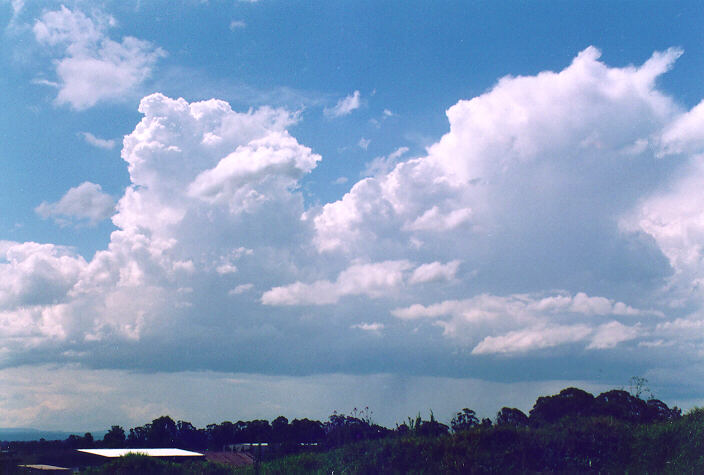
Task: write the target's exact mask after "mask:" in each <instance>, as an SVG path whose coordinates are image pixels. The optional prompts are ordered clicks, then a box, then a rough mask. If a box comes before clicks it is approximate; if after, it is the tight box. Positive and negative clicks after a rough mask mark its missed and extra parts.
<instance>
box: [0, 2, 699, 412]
mask: <svg viewBox="0 0 704 475" xmlns="http://www.w3.org/2000/svg"><path fill="white" fill-rule="evenodd" d="M109 25H110V19H102V20H94V19H90V18H88V17H85V16H83V15H79V14H77V13H73V12H71V11H70V10H68V9H66V8H63V9H62V10H60V11H58V12H52V13H51V15H49V14H46V15H45V16H44V17H43V18H42V20H41V21H39V22H38V23H37V25H35V35H36V37H37V40H39V41H40V42H44V43H46V44H48V45H50V46H55V45H64V46H63V47H64V48H65V50H64V53H65V56H62V59H60V60H59V62H58V63H57V64H58V66H57V73H58V75H59V77H60V79H61V81H62V82H61V89H60V92H59V96H58V98H57V101H58V102H59V103H67V104H70V105H71V106H72V107H74V108H86V107H90V106H92V105H93V104H95V103H97V102H98V101H100V100H107V99H109V98H111V97H114V96H115V95H116V94H119V93H121V92H122V91H124V90H125V88H128V87H132V86H134V85H136V84H138V83H139V81H141V79H142V78H143V77H145V75H147V74H148V73H149V68H150V67H151V65H152V64H154V61H156V60H157V58H158V57H159V56H160V55H161V54H162V53H161V52H160V51H159V50H158V49H156V48H155V47H154V46H152V45H150V44H147V43H145V42H141V41H139V40H136V39H127V38H125V39H123V41H122V43H117V42H114V41H112V40H109V39H108V38H107V37H106V36H105V31H106V30H107V28H108V27H109ZM89 42H92V43H97V44H99V45H101V46H100V47H99V48H98V51H100V53H99V56H97V57H96V56H91V54H92V53H91V54H88V53H86V52H85V50H84V48H83V46H84V45H85V44H87V43H89ZM113 50H119V51H118V53H116V56H112V54H111V52H112V51H113ZM91 51H95V49H92V50H91ZM680 54H681V51H679V50H677V49H670V50H667V51H664V52H658V53H655V54H653V56H652V57H651V58H650V59H649V60H648V61H646V62H645V63H644V64H642V65H640V66H627V67H623V68H612V67H609V66H607V65H606V64H604V63H603V62H601V61H600V59H599V58H600V52H599V51H598V50H597V49H595V48H592V47H590V48H587V49H585V50H584V51H582V52H581V53H579V54H578V55H577V56H576V57H575V58H574V60H573V61H572V63H571V64H570V65H569V66H567V67H566V68H565V69H563V70H562V71H559V72H552V71H545V72H542V73H540V74H538V75H536V76H518V77H513V76H507V77H504V78H502V79H500V80H499V81H498V83H497V84H496V85H495V86H494V87H493V88H492V89H490V90H488V91H487V92H486V93H484V94H482V95H480V96H477V97H474V98H471V99H468V100H460V101H459V102H457V103H456V104H455V105H453V106H452V107H450V108H449V109H448V110H447V117H448V120H449V131H448V132H447V133H446V134H445V135H444V136H443V137H442V138H440V139H439V140H438V141H437V142H436V143H434V144H432V145H431V146H429V147H428V148H427V152H426V153H425V154H422V155H416V156H407V155H406V154H407V152H408V150H407V149H399V150H397V152H395V153H394V154H391V155H389V157H386V158H384V157H382V158H380V159H378V160H377V161H376V162H375V163H374V164H372V165H371V166H369V167H368V172H369V173H368V175H369V176H367V177H366V178H363V179H361V180H359V181H358V182H356V183H353V184H351V186H350V188H349V191H348V192H347V193H346V194H345V195H344V196H343V197H342V198H341V199H340V200H338V201H334V202H330V203H327V204H324V205H320V206H308V207H306V205H305V204H304V199H303V196H302V193H301V191H300V186H301V180H302V179H303V178H304V177H306V176H308V175H310V174H314V173H315V169H316V167H317V165H318V163H319V162H320V161H321V160H324V157H321V156H320V155H318V154H316V153H315V152H314V151H313V150H311V149H310V148H309V147H307V146H306V145H305V144H302V143H300V142H299V141H298V139H296V137H294V136H293V135H291V133H290V132H289V129H290V128H291V126H292V125H293V124H295V122H296V121H297V120H299V117H298V116H296V115H295V114H292V113H290V112H288V111H286V110H282V109H273V108H269V107H262V108H260V109H256V110H251V111H249V112H246V113H240V112H236V111H233V110H232V109H231V108H230V106H229V105H228V104H227V103H225V102H223V101H218V100H209V101H203V102H192V103H189V102H187V101H185V100H184V99H174V98H169V97H166V96H164V95H162V94H152V95H149V96H147V97H145V98H143V99H142V101H141V104H140V106H139V112H140V113H141V114H142V116H143V117H142V120H141V122H139V124H137V125H136V127H135V129H134V131H133V132H132V133H131V134H129V135H127V136H126V137H125V139H124V142H123V143H124V145H123V149H122V158H123V159H124V161H125V162H126V164H127V168H128V171H129V176H130V181H131V184H130V186H129V187H128V188H127V189H126V190H125V193H124V195H123V196H121V197H120V199H119V201H118V202H117V204H116V206H115V208H114V211H112V212H111V213H112V216H111V219H112V222H113V223H114V225H115V226H116V227H117V229H116V230H115V231H114V232H113V233H112V235H111V238H110V243H109V245H108V246H107V247H106V248H105V249H104V250H102V251H99V252H97V253H96V254H95V256H93V257H92V258H91V259H89V260H87V259H84V258H83V257H81V256H79V255H77V254H75V252H74V251H73V250H72V249H70V248H65V247H61V246H58V245H54V244H37V243H20V242H2V243H0V272H2V274H3V276H6V277H5V278H3V280H2V282H1V283H0V362H1V363H2V365H3V366H5V367H12V366H15V365H19V364H26V363H42V362H56V361H59V362H75V363H80V364H82V365H97V366H100V367H110V368H118V369H134V368H139V369H146V370H149V369H154V368H159V369H162V370H169V369H173V370H187V369H212V370H221V371H244V372H259V373H273V372H276V373H278V374H281V373H284V374H319V373H331V372H342V373H357V374H359V373H375V372H387V373H394V372H402V373H405V374H433V375H444V376H461V375H465V376H466V375H467V374H474V375H476V376H477V377H482V378H485V379H497V380H500V379H504V380H511V379H514V380H516V379H526V378H528V379H535V380H541V379H549V378H548V376H547V375H548V374H549V373H550V372H551V371H552V369H551V368H548V366H549V365H546V364H545V361H551V362H553V363H554V365H558V366H559V367H560V368H562V369H565V368H567V369H569V371H570V374H573V375H575V377H576V378H582V377H583V378H588V377H589V376H590V375H589V374H588V371H589V370H588V369H584V368H583V365H582V362H583V361H584V359H589V360H590V361H592V362H593V363H594V364H593V365H591V366H592V367H599V365H601V366H600V367H602V368H603V371H605V372H607V373H609V374H612V375H614V376H615V375H618V377H620V378H621V380H625V379H627V377H628V376H631V375H632V374H626V375H625V377H624V375H623V374H621V373H622V372H628V371H630V367H628V368H629V369H626V368H627V365H626V363H625V362H626V361H637V364H638V365H639V367H642V368H644V371H643V374H646V375H647V374H653V375H657V374H663V373H664V372H666V370H667V369H672V368H675V369H676V368H681V367H682V365H686V364H688V362H691V361H694V360H696V359H697V358H699V355H700V351H701V345H702V344H703V343H704V337H702V336H699V335H701V331H700V330H701V328H702V326H703V324H702V321H704V320H703V318H704V307H702V303H701V302H702V297H704V294H703V293H702V290H701V285H700V282H701V280H702V278H704V264H703V263H702V259H701V257H700V256H701V254H702V248H703V246H704V224H702V223H704V211H703V210H704V191H702V187H701V186H699V183H700V182H701V181H702V180H703V179H704V167H703V166H702V163H701V162H702V158H701V157H702V156H701V155H700V153H701V152H702V148H704V113H702V110H704V106H703V105H701V104H700V105H698V106H696V107H695V108H694V109H692V110H691V111H686V110H682V109H681V108H680V106H678V104H677V102H676V101H675V100H674V99H673V98H671V97H669V96H668V95H667V94H665V93H664V92H663V91H661V90H659V89H658V88H657V83H656V80H657V78H658V77H659V76H661V75H662V74H664V73H666V72H667V71H668V70H669V69H670V68H671V67H672V66H673V64H674V62H675V61H676V59H677V58H678V56H679V55H680ZM114 58H120V59H119V60H115V61H113V59H114ZM123 62H125V63H126V64H122V63H123ZM98 63H100V64H101V65H102V66H101V67H100V68H99V69H100V70H105V69H104V68H103V66H105V67H106V68H107V70H110V68H113V67H115V68H118V69H120V70H121V71H123V73H124V74H127V76H126V77H125V76H120V77H122V79H121V80H120V81H118V82H117V83H114V84H113V83H110V84H112V85H111V86H110V87H108V88H107V89H100V88H98V89H96V87H94V86H96V84H97V82H95V83H94V82H92V81H93V79H95V81H98V79H97V76H95V75H91V74H88V75H83V72H81V74H80V75H79V74H78V71H79V69H80V68H78V69H74V68H73V66H75V65H76V64H80V65H91V64H93V65H95V64H98ZM62 65H63V66H62ZM89 69H90V68H89ZM90 70H91V71H94V70H93V69H90ZM73 72H75V73H76V75H73ZM79 76H80V77H82V78H88V79H81V80H80V81H88V82H89V84H87V85H86V87H83V86H84V85H85V84H79V83H78V82H75V81H79V79H77V78H78V77H79ZM91 78H93V79H91ZM356 107H359V93H358V92H357V91H355V93H354V94H353V95H351V96H349V97H347V98H345V99H344V100H341V101H340V102H339V103H338V104H337V106H335V108H333V109H330V112H329V114H330V115H331V117H335V116H341V115H344V114H346V113H349V112H350V111H352V110H354V109H355V108H356ZM87 138H88V137H87V136H86V139H87ZM340 183H344V182H342V181H340ZM345 186H346V185H345ZM112 209H113V208H112V201H111V199H110V198H109V197H106V195H105V194H104V193H103V192H102V191H101V189H100V187H99V186H98V185H96V184H93V183H89V182H86V183H83V184H82V185H80V186H79V187H77V188H73V189H71V190H69V192H68V193H67V194H66V195H65V196H64V197H63V198H61V200H60V201H58V202H57V203H42V204H41V205H40V206H39V207H38V208H37V212H38V213H39V214H41V215H42V216H45V217H52V218H55V219H59V218H61V217H63V218H66V219H74V218H75V219H83V220H87V221H88V222H96V221H97V220H99V219H101V218H102V217H103V216H105V214H106V213H108V210H112ZM692 329H696V331H693V330H692ZM108 343H109V344H108ZM644 348H647V349H648V351H647V352H646V351H641V350H642V349H644ZM135 354H139V355H140V357H139V358H135V357H134V355H135ZM541 361H542V363H541ZM480 362H481V363H482V364H481V365H480V364H479V363H480ZM517 362H519V363H520V364H516V363H517ZM525 367H530V368H532V370H531V372H530V373H526V372H525V371H522V370H521V369H520V368H525ZM0 407H1V406H0Z"/></svg>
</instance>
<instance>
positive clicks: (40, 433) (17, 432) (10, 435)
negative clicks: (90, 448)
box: [0, 428, 105, 442]
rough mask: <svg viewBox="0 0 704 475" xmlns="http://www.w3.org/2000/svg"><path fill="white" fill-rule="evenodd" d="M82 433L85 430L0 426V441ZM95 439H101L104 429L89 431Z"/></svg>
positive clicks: (58, 438)
mask: <svg viewBox="0 0 704 475" xmlns="http://www.w3.org/2000/svg"><path fill="white" fill-rule="evenodd" d="M71 434H76V435H83V434H85V432H62V431H56V430H41V429H27V428H12V429H3V428H0V441H5V442H10V441H27V440H39V439H45V440H64V439H66V438H67V437H68V436H69V435H71ZM91 434H92V435H93V437H94V438H95V439H102V438H103V436H104V435H105V431H104V430H101V431H96V432H91Z"/></svg>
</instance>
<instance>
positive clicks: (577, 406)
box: [529, 388, 594, 425]
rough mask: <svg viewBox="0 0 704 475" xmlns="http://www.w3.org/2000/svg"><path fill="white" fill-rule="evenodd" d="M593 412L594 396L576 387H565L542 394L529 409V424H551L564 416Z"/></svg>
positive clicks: (584, 414)
mask: <svg viewBox="0 0 704 475" xmlns="http://www.w3.org/2000/svg"><path fill="white" fill-rule="evenodd" d="M593 414H594V396H593V395H592V394H590V393H588V392H586V391H583V390H581V389H577V388H566V389H563V390H562V391H560V393H559V394H556V395H554V396H542V397H539V398H538V400H537V401H536V402H535V405H534V406H533V409H531V410H530V417H529V420H530V423H531V424H537V425H540V424H546V423H547V424H551V423H554V422H557V421H559V420H560V419H562V418H563V417H566V416H591V415H593Z"/></svg>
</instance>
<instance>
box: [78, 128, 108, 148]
mask: <svg viewBox="0 0 704 475" xmlns="http://www.w3.org/2000/svg"><path fill="white" fill-rule="evenodd" d="M80 136H81V137H83V139H84V140H85V141H86V143H89V144H90V145H92V146H94V147H98V148H103V149H105V150H112V149H113V148H115V145H116V142H115V140H113V139H101V138H99V137H96V136H95V135H93V134H91V133H90V132H80Z"/></svg>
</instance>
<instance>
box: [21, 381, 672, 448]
mask: <svg viewBox="0 0 704 475" xmlns="http://www.w3.org/2000/svg"><path fill="white" fill-rule="evenodd" d="M371 416H372V414H371V411H370V410H369V409H368V408H364V409H363V410H357V409H354V410H353V411H352V412H351V413H350V414H343V413H336V412H335V413H333V414H332V415H330V416H329V418H328V419H327V420H326V421H325V422H321V421H318V420H311V419H307V418H304V419H294V420H292V421H289V420H288V419H287V418H286V417H284V416H279V417H277V418H276V419H274V420H273V421H271V422H269V421H268V420H264V419H255V420H250V421H242V420H239V421H237V422H231V421H224V422H221V423H219V424H209V425H207V426H206V427H204V428H197V427H195V426H194V425H193V424H191V423H190V422H187V421H182V420H177V421H174V420H173V419H172V418H171V417H169V416H161V417H158V418H156V419H154V420H153V421H151V422H150V423H147V424H144V425H142V426H138V427H134V428H131V429H129V430H128V431H125V430H124V429H123V428H122V427H121V426H118V425H113V426H112V427H111V428H110V430H109V431H108V432H107V433H106V434H105V436H104V437H103V438H102V440H94V438H93V436H92V435H91V434H90V433H86V434H84V435H83V436H80V435H71V436H69V437H68V438H67V439H65V440H63V441H45V440H40V441H32V442H11V443H9V444H8V446H9V448H11V449H15V450H32V449H34V450H41V448H42V447H44V448H49V447H51V448H54V449H58V448H68V449H76V448H126V447H133V448H143V447H177V448H183V449H191V450H222V449H223V448H224V447H226V446H228V445H230V444H239V443H268V444H270V445H271V446H272V447H275V448H277V449H278V450H279V451H280V452H284V453H286V452H291V451H296V450H297V449H298V448H300V447H302V446H303V447H306V448H307V449H310V448H311V444H315V446H316V447H319V448H321V449H328V448H334V447H339V446H341V445H344V444H347V443H350V442H359V441H363V440H374V439H382V438H386V437H390V436H404V435H415V436H424V437H437V436H442V435H446V434H448V433H459V432H462V431H467V430H471V429H473V428H476V427H492V426H511V427H529V426H530V427H540V426H542V425H546V424H553V423H555V422H557V421H559V420H561V419H562V418H565V417H570V416H571V417H608V418H611V419H613V420H618V421H623V422H628V423H636V424H649V423H658V422H667V421H674V420H677V419H678V418H680V417H681V410H680V409H678V408H677V407H673V408H669V407H668V406H667V404H665V403H664V402H662V401H660V400H658V399H654V398H650V399H647V400H644V399H642V398H641V397H640V394H638V393H637V394H631V393H629V392H627V391H625V390H617V389H615V390H611V391H606V392H604V393H601V394H599V395H598V396H594V395H592V394H590V393H588V392H586V391H583V390H581V389H578V388H573V387H570V388H566V389H564V390H562V391H560V392H559V393H558V394H556V395H552V396H542V397H539V398H538V399H537V401H536V402H535V404H534V406H533V408H532V409H531V410H530V412H529V414H525V413H524V412H523V411H521V410H520V409H517V408H510V407H503V408H501V409H500V410H499V411H498V413H497V414H496V417H495V418H494V419H493V420H491V419H489V418H484V419H482V420H479V418H478V417H477V415H476V413H475V411H474V410H472V409H469V408H464V409H462V410H460V411H458V412H457V413H456V414H455V416H454V417H453V418H452V420H451V421H450V424H449V425H446V424H443V423H441V422H439V421H438V420H436V419H435V417H434V414H433V413H432V411H431V412H430V417H429V418H428V419H427V420H424V419H423V418H422V417H421V415H420V414H418V415H417V416H416V417H414V418H411V417H409V418H408V419H407V420H406V421H404V422H403V423H401V424H396V426H395V427H394V428H387V427H384V426H381V425H379V424H376V423H374V422H373V421H372V417H371Z"/></svg>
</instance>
